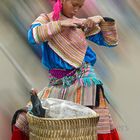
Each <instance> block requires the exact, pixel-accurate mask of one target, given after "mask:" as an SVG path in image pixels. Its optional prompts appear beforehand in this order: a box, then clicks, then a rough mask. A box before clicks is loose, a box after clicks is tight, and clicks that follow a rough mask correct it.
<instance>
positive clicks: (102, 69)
mask: <svg viewBox="0 0 140 140" xmlns="http://www.w3.org/2000/svg"><path fill="white" fill-rule="evenodd" d="M53 3H54V2H53V1H51V0H2V1H1V2H0V79H1V81H0V140H10V136H11V127H10V123H11V118H12V115H13V113H14V112H15V111H16V110H17V109H19V108H21V107H23V106H25V105H26V103H27V102H28V100H29V99H30V96H29V90H30V89H31V87H34V88H37V89H38V90H41V89H42V88H44V87H45V86H47V84H48V79H47V77H48V73H47V70H45V69H44V68H43V67H42V65H41V62H40V57H41V53H40V48H32V47H31V46H30V45H29V44H28V41H27V30H28V28H29V27H30V25H31V23H32V22H33V21H34V20H35V19H36V18H37V17H38V16H39V15H40V14H41V13H42V12H47V13H48V12H50V11H51V10H52V4H53ZM94 15H102V16H109V17H112V18H114V19H115V20H116V23H117V28H118V33H119V45H118V47H116V48H105V47H98V46H96V45H95V44H92V43H90V42H89V44H90V45H91V46H93V49H94V50H95V52H96V54H97V62H96V65H95V70H96V73H97V74H98V76H99V77H100V78H101V79H102V81H103V82H104V85H105V89H106V95H107V97H108V99H109V101H110V103H111V105H110V110H111V113H112V116H113V119H114V120H115V124H116V127H117V129H118V131H119V134H120V137H121V140H136V139H137V140H138V139H140V133H139V130H140V125H139V121H140V119H139V118H140V111H139V109H138V106H140V101H139V99H140V98H139V97H140V88H139V87H140V82H139V81H140V76H139V71H140V47H139V44H140V40H139V35H140V26H139V25H140V1H139V0H133V1H132V0H97V1H96V0H86V2H85V5H84V7H83V8H82V10H81V12H80V13H79V15H78V17H88V16H94Z"/></svg>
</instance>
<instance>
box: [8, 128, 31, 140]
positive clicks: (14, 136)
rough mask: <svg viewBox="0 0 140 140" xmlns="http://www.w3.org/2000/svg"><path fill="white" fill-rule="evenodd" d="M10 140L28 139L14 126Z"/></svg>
mask: <svg viewBox="0 0 140 140" xmlns="http://www.w3.org/2000/svg"><path fill="white" fill-rule="evenodd" d="M11 140H29V137H28V136H27V135H26V134H25V133H24V132H22V131H20V130H19V129H18V128H17V127H15V126H14V127H13V133H12V137H11Z"/></svg>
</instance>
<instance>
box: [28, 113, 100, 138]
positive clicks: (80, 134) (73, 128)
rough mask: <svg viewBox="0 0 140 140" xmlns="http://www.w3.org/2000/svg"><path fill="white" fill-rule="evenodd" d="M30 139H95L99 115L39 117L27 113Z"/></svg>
mask: <svg viewBox="0 0 140 140" xmlns="http://www.w3.org/2000/svg"><path fill="white" fill-rule="evenodd" d="M27 119H28V121H29V131H30V134H29V137H30V140H96V139H97V134H96V128H97V127H96V126H97V122H98V120H99V116H98V115H97V116H96V117H95V116H94V117H92V116H90V117H85V118H69V119H61V120H60V119H54V118H39V117H36V116H33V115H32V114H30V113H27Z"/></svg>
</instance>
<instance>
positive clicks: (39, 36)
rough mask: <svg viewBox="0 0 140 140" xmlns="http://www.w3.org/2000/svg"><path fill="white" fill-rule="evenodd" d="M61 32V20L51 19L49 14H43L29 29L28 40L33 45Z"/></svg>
mask: <svg viewBox="0 0 140 140" xmlns="http://www.w3.org/2000/svg"><path fill="white" fill-rule="evenodd" d="M60 32H61V24H60V21H50V20H49V17H48V15H47V14H45V13H43V14H41V15H40V16H39V17H38V18H37V19H36V20H35V21H34V22H33V23H32V25H31V26H30V28H29V30H28V41H29V43H30V44H31V45H38V44H40V43H42V42H46V41H48V40H49V39H51V38H52V37H53V36H54V35H56V34H58V33H60Z"/></svg>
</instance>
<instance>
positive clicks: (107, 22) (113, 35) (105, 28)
mask: <svg viewBox="0 0 140 140" xmlns="http://www.w3.org/2000/svg"><path fill="white" fill-rule="evenodd" d="M100 27H101V31H102V33H103V37H104V40H105V42H106V43H107V44H108V45H113V46H114V45H117V44H118V34H117V29H116V23H115V20H114V19H112V18H109V17H104V21H103V22H101V24H100Z"/></svg>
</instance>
